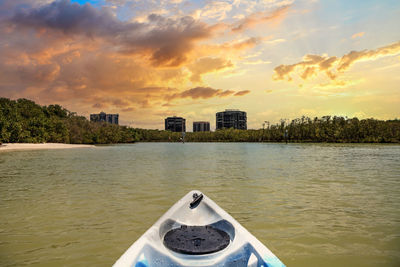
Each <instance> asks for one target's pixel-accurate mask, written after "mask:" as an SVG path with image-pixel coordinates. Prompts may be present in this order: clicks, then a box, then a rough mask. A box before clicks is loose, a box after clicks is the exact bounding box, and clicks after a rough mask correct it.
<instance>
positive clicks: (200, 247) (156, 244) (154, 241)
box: [114, 191, 285, 267]
mask: <svg viewBox="0 0 400 267" xmlns="http://www.w3.org/2000/svg"><path fill="white" fill-rule="evenodd" d="M114 266H115V267H120V266H135V267H145V266H156V267H158V266H171V267H175V266H176V267H181V266H182V267H183V266H221V267H222V266H224V267H225V266H226V267H228V266H237V267H239V266H264V267H282V266H285V265H284V264H283V263H282V262H281V261H280V260H279V259H278V258H277V257H276V256H275V255H274V254H273V253H272V252H271V251H270V250H269V249H268V248H267V247H265V246H264V245H263V244H262V243H261V242H260V241H259V240H257V238H255V237H254V236H253V235H251V234H250V233H249V232H248V231H247V230H246V229H245V228H244V227H243V226H241V225H240V224H239V223H238V222H237V221H236V220H235V219H234V218H232V217H231V216H230V215H229V214H228V213H226V212H225V211H224V210H223V209H222V208H220V207H219V206H218V205H217V204H215V203H214V202H213V201H212V200H211V199H209V198H208V197H207V196H205V195H203V194H201V193H200V192H199V191H191V192H189V193H188V194H187V195H186V196H184V197H183V198H182V199H181V200H179V201H178V202H177V203H176V204H175V205H173V206H172V207H171V208H170V209H169V210H168V211H167V212H166V213H165V214H164V215H163V216H162V217H161V218H160V219H159V220H158V221H157V222H156V223H155V224H154V225H153V226H152V227H151V228H150V229H149V230H147V231H146V232H145V233H144V234H143V235H142V236H141V237H140V238H139V239H138V240H137V241H136V242H135V243H134V244H133V245H132V246H131V247H130V248H129V249H128V250H127V251H126V252H125V253H124V254H123V255H122V256H121V258H120V259H119V260H118V261H117V262H116V263H115V264H114Z"/></svg>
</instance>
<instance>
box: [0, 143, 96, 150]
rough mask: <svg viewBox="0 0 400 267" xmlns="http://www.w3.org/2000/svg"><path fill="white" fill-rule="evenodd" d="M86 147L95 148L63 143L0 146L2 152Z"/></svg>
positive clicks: (8, 144) (7, 144)
mask: <svg viewBox="0 0 400 267" xmlns="http://www.w3.org/2000/svg"><path fill="white" fill-rule="evenodd" d="M84 147H95V146H93V145H73V144H61V143H39V144H31V143H6V144H2V145H1V146H0V151H8V150H37V149H67V148H84Z"/></svg>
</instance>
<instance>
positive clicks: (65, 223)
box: [0, 143, 400, 267]
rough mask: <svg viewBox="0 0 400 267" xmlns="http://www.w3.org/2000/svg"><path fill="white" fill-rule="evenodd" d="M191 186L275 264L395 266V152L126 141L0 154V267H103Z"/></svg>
mask: <svg viewBox="0 0 400 267" xmlns="http://www.w3.org/2000/svg"><path fill="white" fill-rule="evenodd" d="M192 189H198V190H201V191H203V192H204V193H205V194H207V195H208V196H209V197H210V198H212V199H213V200H214V201H215V202H216V203H217V204H219V205H220V206H221V207H222V208H224V209H225V210H226V211H227V212H229V213H230V214H231V215H232V216H233V217H234V218H236V219H237V220H238V221H239V222H240V223H241V224H242V225H243V226H244V227H246V228H247V229H248V230H249V231H250V232H251V233H252V234H254V235H255V236H256V237H257V238H258V239H260V241H261V242H263V243H264V244H265V245H266V246H267V247H268V248H269V249H270V250H271V251H272V252H274V253H275V254H276V255H277V256H278V257H279V258H280V259H281V260H282V261H283V262H284V263H285V264H286V265H287V266H335V267H336V266H400V146H391V145H333V144H332V145H330V144H288V145H285V144H251V143H186V144H180V143H138V144H132V145H115V146H99V147H96V148H84V149H70V150H41V151H15V152H2V153H0V266H21V265H33V266H35V265H36V266H110V265H112V264H113V263H114V262H115V261H116V260H117V259H118V258H119V256H121V255H122V253H123V252H124V251H125V250H126V249H127V248H128V247H129V246H130V245H131V244H132V243H133V242H134V241H135V240H136V239H137V238H138V237H139V236H140V235H141V234H143V233H144V231H145V230H146V229H148V228H149V227H150V226H151V225H152V224H153V223H154V222H155V221H156V220H157V219H158V218H159V217H160V216H161V215H162V214H163V213H164V212H165V211H166V210H167V209H168V208H169V207H170V206H171V205H173V204H174V203H175V202H176V201H177V200H178V199H180V198H181V197H182V196H183V195H185V194H186V193H187V192H188V191H190V190H192Z"/></svg>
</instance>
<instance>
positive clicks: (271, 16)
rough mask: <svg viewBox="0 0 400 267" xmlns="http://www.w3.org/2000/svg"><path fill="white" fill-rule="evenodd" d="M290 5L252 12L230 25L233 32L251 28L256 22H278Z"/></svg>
mask: <svg viewBox="0 0 400 267" xmlns="http://www.w3.org/2000/svg"><path fill="white" fill-rule="evenodd" d="M290 6H291V5H286V6H281V7H279V8H277V9H275V10H274V11H272V12H270V11H262V12H256V13H253V14H251V15H249V16H247V17H246V18H244V19H242V20H240V21H239V22H238V23H235V24H234V25H233V26H232V27H233V28H232V31H233V32H241V31H244V30H246V29H249V28H253V27H255V26H256V25H258V24H261V23H266V22H274V23H278V22H280V21H281V20H282V19H283V18H284V17H285V16H286V14H287V12H288V10H289V8H290Z"/></svg>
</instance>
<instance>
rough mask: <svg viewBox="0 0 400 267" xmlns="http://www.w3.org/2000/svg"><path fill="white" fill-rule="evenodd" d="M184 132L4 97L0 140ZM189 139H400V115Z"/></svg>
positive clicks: (161, 136) (169, 137) (92, 139)
mask: <svg viewBox="0 0 400 267" xmlns="http://www.w3.org/2000/svg"><path fill="white" fill-rule="evenodd" d="M181 138H182V133H176V132H170V131H164V130H149V129H139V128H131V127H128V126H120V125H114V124H109V123H105V122H90V121H89V120H88V119H86V118H85V117H84V116H79V115H77V114H76V113H75V112H71V111H68V110H67V109H65V108H63V107H62V106H60V105H49V106H40V105H38V104H36V103H35V102H33V101H31V100H28V99H18V100H10V99H8V98H0V144H1V143H63V144H115V143H135V142H180V141H181ZM185 142H295V143H324V142H325V143H400V120H399V119H394V120H386V121H383V120H377V119H372V118H370V119H362V120H359V119H358V118H345V117H338V116H323V117H321V118H318V117H315V118H308V117H305V116H303V117H301V118H297V119H294V120H292V121H291V122H290V123H287V122H285V120H281V122H280V123H277V124H275V125H271V126H269V127H267V128H265V129H251V130H236V129H222V130H217V131H214V132H187V133H186V135H185ZM3 147H4V145H3Z"/></svg>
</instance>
